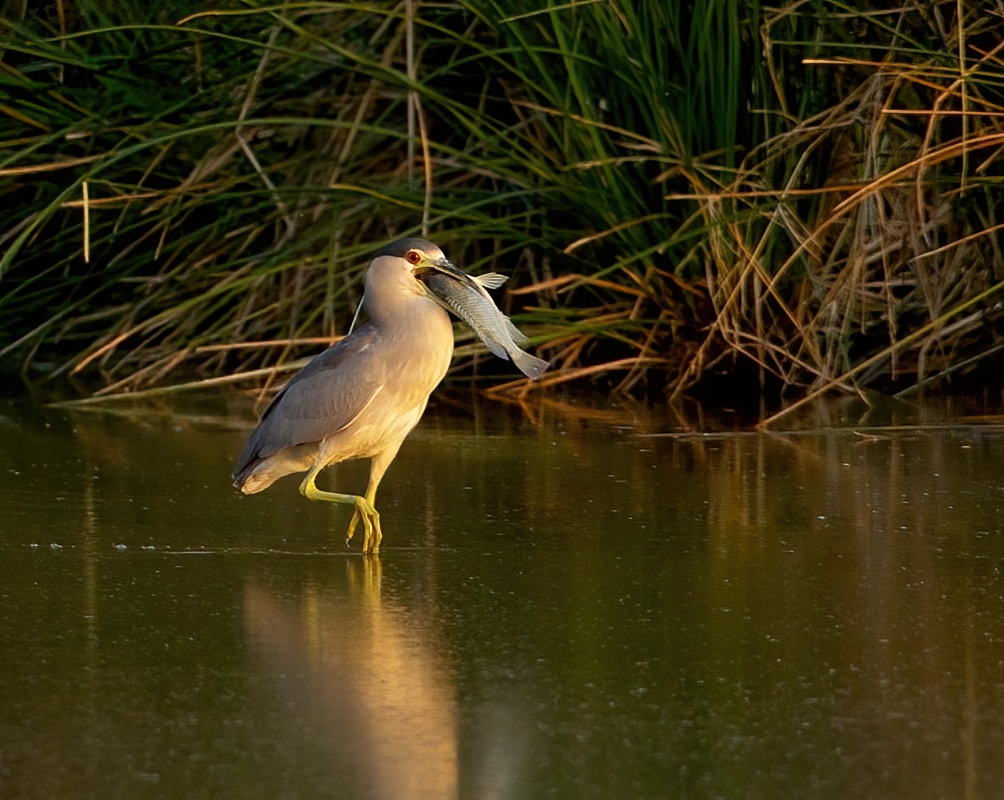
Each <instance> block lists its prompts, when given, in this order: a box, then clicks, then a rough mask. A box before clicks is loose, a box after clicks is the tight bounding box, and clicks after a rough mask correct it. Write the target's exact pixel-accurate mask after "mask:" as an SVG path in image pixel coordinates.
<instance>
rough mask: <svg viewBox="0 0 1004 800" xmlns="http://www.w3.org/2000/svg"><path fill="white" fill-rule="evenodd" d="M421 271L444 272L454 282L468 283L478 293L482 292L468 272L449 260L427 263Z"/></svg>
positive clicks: (441, 259) (442, 259) (422, 266)
mask: <svg viewBox="0 0 1004 800" xmlns="http://www.w3.org/2000/svg"><path fill="white" fill-rule="evenodd" d="M419 269H434V270H436V272H442V273H443V274H444V275H449V276H450V277H451V278H453V279H454V280H458V281H460V282H461V283H466V284H468V285H470V286H473V287H474V288H475V289H477V290H478V291H481V290H480V287H479V286H478V284H477V283H476V282H475V280H474V278H472V277H471V276H470V275H468V274H467V273H466V272H464V271H463V270H462V269H460V267H458V266H457V265H456V264H454V263H453V262H451V261H450V260H449V259H446V258H440V259H437V260H436V261H431V260H430V261H426V262H425V263H423V264H421V265H420V267H419Z"/></svg>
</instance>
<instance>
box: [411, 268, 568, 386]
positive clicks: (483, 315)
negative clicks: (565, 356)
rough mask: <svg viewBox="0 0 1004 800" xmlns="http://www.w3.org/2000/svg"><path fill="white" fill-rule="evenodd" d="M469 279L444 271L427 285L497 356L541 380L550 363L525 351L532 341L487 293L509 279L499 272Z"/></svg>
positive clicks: (432, 276) (428, 278)
mask: <svg viewBox="0 0 1004 800" xmlns="http://www.w3.org/2000/svg"><path fill="white" fill-rule="evenodd" d="M468 277H469V278H470V281H461V280H459V279H458V278H451V277H449V276H448V275H446V274H444V273H441V272H430V273H428V274H427V275H426V276H425V285H426V287H427V289H428V290H429V293H430V294H431V295H432V296H433V299H435V300H438V301H439V303H440V304H441V305H443V306H445V307H446V308H447V309H448V310H450V311H452V312H453V313H454V314H456V315H457V316H458V317H460V318H461V319H462V320H463V321H464V322H466V323H467V324H468V325H470V326H471V329H472V330H473V331H474V332H475V333H476V334H477V335H478V338H480V339H481V341H482V342H483V343H484V345H485V347H487V348H488V349H489V350H490V351H491V352H492V354H493V355H495V356H497V357H498V358H501V359H503V360H505V361H512V362H513V364H515V365H516V366H517V367H518V368H519V370H520V372H522V373H523V374H524V375H526V377H528V378H529V379H530V380H532V381H535V380H537V378H539V377H540V376H541V375H543V374H544V372H546V371H547V368H548V367H549V366H551V365H550V363H549V362H547V361H545V360H544V359H542V358H537V357H536V356H533V355H530V354H529V353H527V352H526V351H525V350H522V349H521V345H525V344H526V343H527V342H528V341H529V339H527V337H526V335H525V334H524V333H523V332H522V331H521V330H520V329H519V328H517V327H516V326H515V325H513V323H512V320H511V319H509V317H507V316H506V315H505V314H503V313H502V312H501V311H499V308H498V306H497V305H495V301H494V300H492V297H491V295H490V294H488V292H487V291H486V290H487V289H497V288H498V287H499V286H501V285H502V284H503V283H505V282H506V281H507V280H508V278H507V277H506V276H505V275H499V274H498V273H497V272H488V273H485V274H484V275H477V276H475V275H469V276H468Z"/></svg>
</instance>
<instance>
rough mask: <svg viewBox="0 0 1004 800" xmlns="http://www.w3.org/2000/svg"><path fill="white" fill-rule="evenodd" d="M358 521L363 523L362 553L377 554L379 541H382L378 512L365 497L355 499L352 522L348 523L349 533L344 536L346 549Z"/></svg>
mask: <svg viewBox="0 0 1004 800" xmlns="http://www.w3.org/2000/svg"><path fill="white" fill-rule="evenodd" d="M360 520H362V523H363V552H364V553H379V552H380V541H381V540H382V539H383V532H382V531H381V530H380V512H379V511H377V510H376V509H375V508H374V507H373V505H372V504H371V503H370V502H369V501H368V500H367V499H366V498H365V497H357V498H356V508H355V511H353V512H352V521H351V522H349V531H348V533H347V534H346V536H345V545H346V547H347V546H348V545H349V542H351V541H352V536H353V534H355V532H356V525H358V524H359V521H360Z"/></svg>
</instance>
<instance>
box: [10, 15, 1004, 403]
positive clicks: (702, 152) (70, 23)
mask: <svg viewBox="0 0 1004 800" xmlns="http://www.w3.org/2000/svg"><path fill="white" fill-rule="evenodd" d="M691 6H694V7H696V10H694V8H691ZM60 7H62V9H63V13H62V18H61V17H60V13H59V8H60ZM960 9H961V10H962V13H963V18H962V25H961V26H960V25H959V20H958V18H957V14H958V12H959V10H960ZM207 11H212V12H213V13H202V14H201V15H200V16H196V17H194V18H191V19H187V20H186V19H185V18H186V16H188V15H189V14H192V13H197V12H207ZM995 15H996V12H995V11H994V10H993V9H990V8H986V9H983V8H974V7H972V5H971V4H966V3H958V4H951V3H943V4H939V6H938V15H936V16H932V14H931V13H929V4H926V3H921V2H909V3H907V4H905V5H903V4H891V3H890V4H887V5H883V6H875V5H874V4H864V3H861V4H859V5H855V4H849V3H837V2H823V1H822V0H818V1H816V2H800V3H790V4H788V5H786V6H785V7H784V8H782V9H767V8H761V7H760V6H759V4H758V3H756V2H752V0H720V1H719V2H711V3H704V4H687V3H683V2H676V1H670V0H643V2H637V3H627V2H622V1H621V0H603V1H602V2H579V3H577V4H568V3H553V2H552V3H551V4H550V5H549V6H546V5H545V4H542V3H540V2H533V3H531V2H524V3H512V2H506V3H492V2H487V1H482V0H478V1H477V2H475V1H474V0H466V1H465V2H463V3H461V4H459V5H446V4H443V5H430V6H428V7H425V6H421V7H420V8H419V11H418V13H417V15H416V16H415V19H414V22H413V27H412V29H411V36H412V37H413V41H414V59H413V62H412V64H411V70H409V62H408V55H407V53H408V47H407V43H408V40H409V26H408V19H407V17H406V14H405V6H404V5H401V6H400V7H399V6H398V5H397V4H396V3H389V2H388V3H383V2H367V3H333V2H316V3H286V4H279V3H277V4H274V5H266V4H263V3H257V4H250V3H243V4H237V3H234V4H227V3H222V4H219V5H215V6H214V7H212V8H210V9H207V7H206V5H205V4H197V3H172V4H170V7H169V9H168V10H158V11H156V12H151V11H148V10H146V6H145V5H140V4H136V5H133V4H130V3H126V2H123V3H118V4H115V5H114V6H109V5H108V4H103V3H97V2H88V0H77V1H76V2H74V0H64V2H63V3H61V4H52V5H46V6H43V7H41V8H39V9H37V10H34V11H32V12H30V13H25V14H23V15H22V14H20V13H18V11H17V9H16V8H15V9H12V8H11V7H10V6H8V8H7V10H6V12H5V14H4V17H3V21H2V22H0V54H2V57H0V198H2V200H3V203H4V207H5V208H8V209H12V211H11V212H7V213H6V214H5V215H4V218H3V220H2V223H0V247H2V248H4V249H3V251H2V255H0V317H2V318H3V319H4V326H3V329H2V330H0V353H2V360H3V361H4V363H5V364H7V365H8V366H7V368H8V369H14V370H18V371H20V373H21V374H22V375H23V376H24V380H25V381H26V382H27V383H29V384H30V385H31V386H32V387H37V388H39V389H40V390H42V391H47V392H50V391H63V389H64V387H65V386H66V381H67V379H71V380H72V381H73V382H75V383H76V385H77V386H78V389H79V390H80V391H82V392H84V393H90V392H94V391H104V392H106V393H108V392H119V391H125V390H129V391H137V390H142V389H148V388H150V387H153V386H158V385H164V384H169V383H177V382H180V381H182V380H188V379H191V378H193V377H195V378H198V377H208V376H210V375H217V374H221V375H222V374H236V373H241V372H243V371H249V370H258V369H262V368H267V367H271V366H275V365H277V364H281V363H286V362H289V361H290V360H292V359H295V358H298V357H300V356H303V355H306V354H309V353H310V352H314V351H316V349H317V348H318V347H319V342H320V341H322V340H328V339H330V338H331V337H334V336H337V335H338V334H340V333H341V332H343V331H344V330H345V329H346V328H347V327H348V324H349V321H350V319H351V317H352V314H353V312H354V309H355V305H356V304H357V303H358V300H359V291H360V288H359V287H360V278H361V274H362V270H363V269H364V266H365V263H366V262H367V260H368V255H369V253H371V252H372V251H373V250H374V249H375V248H377V247H379V246H380V244H381V243H382V242H383V241H385V240H386V239H388V238H391V237H394V236H399V235H405V234H410V233H416V232H422V231H423V230H425V231H428V234H429V235H430V237H432V238H434V239H435V240H436V241H437V242H439V243H440V244H442V245H443V246H444V247H445V248H446V249H447V250H448V252H450V254H451V255H452V256H453V257H454V258H455V260H457V261H458V262H459V263H461V264H463V265H464V266H465V267H466V268H467V269H469V270H471V271H483V270H488V269H492V270H498V271H502V272H506V273H509V274H512V275H513V279H512V281H511V282H510V284H509V287H510V290H511V291H510V293H509V294H508V295H506V297H505V301H506V306H507V308H508V310H510V311H512V312H515V319H516V321H517V322H518V323H519V324H520V325H522V326H523V327H525V328H526V329H527V331H528V332H529V333H530V334H531V335H532V336H533V337H534V340H535V341H536V342H538V343H539V346H540V350H541V353H542V355H544V356H545V357H547V358H550V359H551V360H552V361H553V362H554V363H555V369H554V371H553V372H552V373H550V374H549V376H548V377H547V378H545V379H544V380H543V381H542V382H541V384H540V385H542V386H544V387H546V386H547V385H553V384H554V383H557V382H571V383H572V385H573V386H580V387H582V388H590V387H598V388H604V389H608V390H616V391H621V392H633V393H640V394H647V395H649V396H654V397H660V396H664V395H666V394H668V395H670V396H679V395H680V394H681V393H684V392H687V391H690V390H692V389H693V388H694V387H695V385H697V384H698V383H699V382H700V381H701V380H702V379H703V378H704V377H706V376H707V374H708V371H709V370H712V371H714V372H739V373H742V372H744V369H743V365H752V366H753V368H754V372H759V374H760V380H761V385H762V386H764V387H767V388H766V389H765V390H768V389H769V390H770V391H773V392H777V391H778V390H779V389H780V390H782V391H785V392H791V393H793V394H795V395H801V396H804V395H805V394H806V393H809V392H813V391H816V390H820V389H827V388H831V387H832V386H842V387H843V388H845V389H847V390H851V391H853V390H855V389H856V388H860V387H862V386H872V387H877V388H880V389H883V390H888V391H908V390H910V389H911V388H912V387H917V386H919V385H922V384H924V385H926V384H927V383H936V382H937V381H938V380H939V379H940V378H945V377H951V376H954V375H956V374H959V372H961V371H969V370H973V369H978V368H979V367H980V365H981V364H989V363H992V358H991V360H990V361H984V360H983V358H984V357H985V356H990V357H992V356H994V355H995V354H996V353H998V352H999V350H1000V342H1001V312H1000V308H999V301H1000V300H1001V294H1002V293H1004V292H1002V289H1004V287H1002V281H1004V267H1002V263H1001V256H1000V249H999V239H998V231H997V230H996V227H995V226H998V225H1000V224H1001V223H1000V222H999V220H998V218H999V217H1000V215H1001V208H1000V206H1001V202H1002V198H1004V193H1002V192H1001V191H1000V188H1001V165H1000V154H1001V153H1002V152H1004V150H1002V148H1004V127H1002V121H1004V57H1002V54H1001V52H1000V51H999V49H998V50H995V49H994V48H996V47H997V46H998V45H997V42H996V39H997V38H999V37H996V34H995V31H996V30H998V28H999V26H1000V24H1001V22H1002V20H1001V19H1000V18H999V16H995ZM179 23H181V24H179ZM960 54H961V58H960ZM409 74H414V75H415V78H414V79H411V78H409V77H408V76H409ZM409 96H411V97H414V98H417V102H418V103H420V106H421V111H422V114H423V119H424V121H425V125H424V126H420V125H418V124H416V122H415V121H416V120H417V116H416V115H414V114H409V111H408V105H409ZM963 111H964V112H965V114H962V113H960V112H963ZM409 120H411V123H410V124H409ZM426 153H427V154H428V159H426ZM427 173H428V174H431V182H427ZM85 182H86V184H87V189H88V197H89V203H88V205H89V209H88V216H89V230H88V231H87V234H88V235H87V237H86V238H87V240H88V244H89V255H90V260H89V262H85V261H84V258H83V248H84V240H85V236H84V214H83V208H82V203H81V201H82V195H83V185H84V183H85ZM276 340H279V341H281V342H283V344H282V345H281V346H275V345H274V344H271V342H273V341H276ZM262 343H269V344H262ZM464 352H468V350H465V351H464ZM468 360H469V359H468ZM464 363H468V361H467V360H465V362H464ZM998 363H999V362H998ZM487 364H490V362H487ZM479 365H480V366H479V369H482V370H483V369H484V368H485V367H486V362H485V361H484V360H483V359H482V360H481V361H480V362H479ZM461 368H463V365H461ZM487 368H488V369H492V368H493V367H491V366H488V367H487ZM771 387H772V388H771ZM507 388H511V389H513V390H517V391H519V390H522V388H523V386H522V385H508V384H507Z"/></svg>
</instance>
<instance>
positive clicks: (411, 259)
mask: <svg viewBox="0 0 1004 800" xmlns="http://www.w3.org/2000/svg"><path fill="white" fill-rule="evenodd" d="M405 258H406V259H407V261H408V263H409V264H412V265H415V264H418V262H419V261H421V260H422V254H421V253H419V252H418V250H409V251H408V252H407V253H406V254H405Z"/></svg>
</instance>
